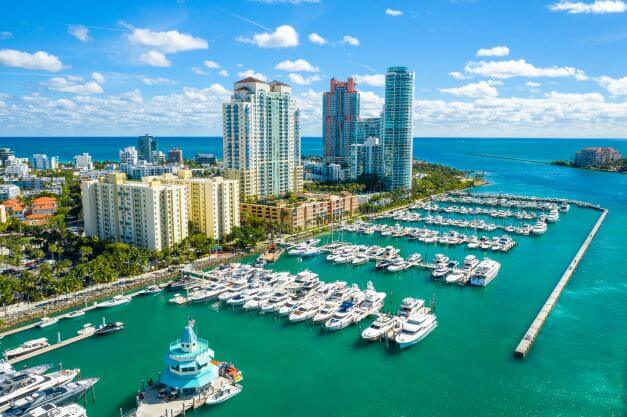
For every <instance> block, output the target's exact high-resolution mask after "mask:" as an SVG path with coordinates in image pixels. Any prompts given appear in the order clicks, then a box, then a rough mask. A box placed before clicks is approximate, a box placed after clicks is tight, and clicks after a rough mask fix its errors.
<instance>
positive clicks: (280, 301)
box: [260, 291, 290, 313]
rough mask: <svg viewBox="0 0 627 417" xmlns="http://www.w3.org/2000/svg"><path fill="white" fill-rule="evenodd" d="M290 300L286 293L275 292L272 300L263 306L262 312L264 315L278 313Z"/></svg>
mask: <svg viewBox="0 0 627 417" xmlns="http://www.w3.org/2000/svg"><path fill="white" fill-rule="evenodd" d="M289 298H290V295H289V293H288V292H286V291H278V292H275V293H274V294H273V295H272V297H270V299H268V300H266V301H265V302H263V303H262V304H261V307H260V310H261V312H262V313H270V312H273V311H277V310H278V309H279V308H281V307H282V306H283V305H284V304H285V303H286V302H287V301H288V299H289Z"/></svg>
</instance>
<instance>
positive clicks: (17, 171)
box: [4, 155, 30, 178]
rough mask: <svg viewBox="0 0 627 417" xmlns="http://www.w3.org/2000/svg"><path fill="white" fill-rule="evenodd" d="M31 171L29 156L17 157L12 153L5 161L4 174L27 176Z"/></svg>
mask: <svg viewBox="0 0 627 417" xmlns="http://www.w3.org/2000/svg"><path fill="white" fill-rule="evenodd" d="M29 172H30V168H29V166H28V158H17V157H15V156H13V155H11V156H9V157H8V158H7V159H6V160H5V161H4V174H5V175H7V176H9V177H17V178H19V177H25V176H27V175H28V174H29Z"/></svg>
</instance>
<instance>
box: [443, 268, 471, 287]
mask: <svg viewBox="0 0 627 417" xmlns="http://www.w3.org/2000/svg"><path fill="white" fill-rule="evenodd" d="M466 277H467V275H466V273H465V272H463V271H459V270H456V271H453V272H451V273H449V274H448V275H447V276H446V278H444V282H446V283H447V284H459V283H460V282H461V281H463V280H464V278H466Z"/></svg>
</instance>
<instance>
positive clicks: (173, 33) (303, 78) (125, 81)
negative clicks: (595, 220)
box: [0, 0, 627, 138]
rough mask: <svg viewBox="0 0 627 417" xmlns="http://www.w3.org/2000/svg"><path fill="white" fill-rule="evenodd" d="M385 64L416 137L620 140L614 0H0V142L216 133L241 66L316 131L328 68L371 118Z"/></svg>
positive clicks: (620, 42)
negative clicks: (405, 80) (410, 76)
mask: <svg viewBox="0 0 627 417" xmlns="http://www.w3.org/2000/svg"><path fill="white" fill-rule="evenodd" d="M399 65H403V66H407V67H409V68H410V69H412V70H414V71H415V74H416V81H415V94H414V96H415V102H414V136H417V137H420V136H426V137H433V136H436V137H437V136H446V137H449V136H453V137H454V136H462V137H564V138H568V137H602V138H625V137H627V3H626V2H624V1H618V0H616V1H615V0H596V1H594V0H581V1H579V0H524V1H521V0H390V1H388V0H359V1H357V0H230V1H227V0H203V1H201V0H178V1H177V0H151V1H149V2H148V1H120V0H110V1H107V2H102V1H73V0H64V1H63V2H50V1H45V0H41V1H31V0H21V1H19V2H15V1H5V2H3V5H2V13H0V136H66V135H67V136H136V135H139V134H143V133H146V132H148V133H151V134H153V135H174V136H219V135H221V132H222V120H221V104H222V103H223V102H225V101H227V100H228V99H229V96H230V93H231V91H232V89H233V83H234V82H236V81H237V80H239V79H241V78H244V77H246V76H248V75H253V76H255V77H258V78H260V79H262V80H268V81H270V80H280V81H283V82H286V83H288V84H290V85H291V86H292V88H293V95H294V97H295V99H296V102H297V105H298V106H299V108H300V109H301V124H302V129H301V130H302V133H303V135H304V136H321V129H322V126H321V104H322V93H323V92H324V91H325V90H327V89H328V85H329V79H330V78H331V77H336V78H339V79H342V80H343V79H346V78H347V77H349V76H352V77H354V78H355V80H356V81H357V84H358V89H359V90H360V92H361V95H360V97H361V115H362V116H364V117H366V116H376V115H378V113H379V112H380V110H381V107H382V105H383V101H384V99H383V95H384V92H383V84H384V74H385V71H386V68H387V67H388V66H399Z"/></svg>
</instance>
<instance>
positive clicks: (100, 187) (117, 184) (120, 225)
mask: <svg viewBox="0 0 627 417" xmlns="http://www.w3.org/2000/svg"><path fill="white" fill-rule="evenodd" d="M81 191H82V199H83V216H84V223H85V234H86V235H87V236H97V237H100V238H101V239H106V240H112V241H116V242H122V243H129V244H132V245H135V246H138V247H141V248H145V249H149V250H162V249H165V248H169V247H172V246H173V245H175V244H177V243H179V242H181V241H182V240H183V239H185V238H186V237H187V235H188V221H189V216H188V209H187V208H188V204H187V188H186V187H185V186H182V185H173V184H164V183H162V182H160V181H158V180H152V179H149V180H147V181H145V182H134V181H127V180H126V175H125V174H122V173H115V174H109V175H107V176H106V177H101V178H99V179H97V180H90V181H83V182H82V183H81Z"/></svg>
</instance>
